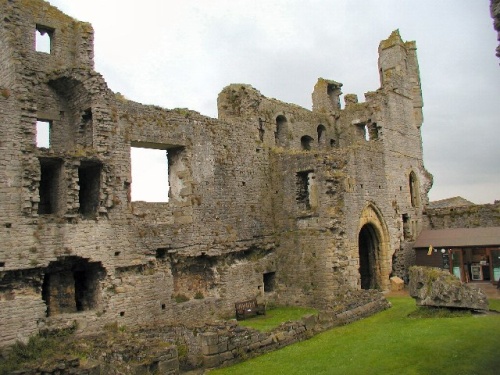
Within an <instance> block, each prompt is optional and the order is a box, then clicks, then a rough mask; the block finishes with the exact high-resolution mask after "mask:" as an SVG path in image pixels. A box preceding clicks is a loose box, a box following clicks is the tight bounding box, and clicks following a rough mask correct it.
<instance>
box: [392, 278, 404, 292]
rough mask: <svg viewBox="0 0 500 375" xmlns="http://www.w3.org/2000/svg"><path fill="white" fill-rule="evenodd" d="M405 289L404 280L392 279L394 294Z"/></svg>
mask: <svg viewBox="0 0 500 375" xmlns="http://www.w3.org/2000/svg"><path fill="white" fill-rule="evenodd" d="M404 288H405V282H404V281H403V279H401V278H400V277H397V276H393V277H391V290H392V291H393V292H398V291H400V290H403V289H404Z"/></svg>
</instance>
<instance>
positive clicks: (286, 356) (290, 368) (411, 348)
mask: <svg viewBox="0 0 500 375" xmlns="http://www.w3.org/2000/svg"><path fill="white" fill-rule="evenodd" d="M390 301H391V303H392V304H393V307H392V308H391V309H389V310H386V311H383V312H381V313H379V314H376V315H374V316H372V317H369V318H366V319H363V320H360V321H358V322H355V323H353V324H350V325H347V326H343V327H338V328H335V329H332V330H330V331H327V332H324V333H322V334H320V335H317V336H315V337H313V338H311V339H310V340H307V341H304V342H300V343H297V344H294V345H291V346H288V347H286V348H283V349H281V350H278V351H275V352H272V353H269V354H266V355H263V356H260V357H257V358H254V359H251V360H249V361H247V362H244V363H240V364H238V365H235V366H231V367H228V368H226V369H219V370H214V371H211V372H210V375H216V374H232V375H238V374H241V375H244V374H315V375H320V374H325V375H326V374H328V375H335V374H384V375H387V374H409V375H412V374H442V375H448V374H449V375H456V374H476V375H490V374H495V373H498V371H499V369H500V356H499V355H498V353H497V352H496V349H495V348H498V347H499V345H500V314H483V315H476V314H470V315H469V314H466V315H463V316H459V317H454V318H439V317H428V318H425V319H421V318H410V317H409V315H410V314H411V313H412V312H414V311H415V310H416V306H415V301H414V300H413V299H412V298H409V297H394V298H390ZM490 307H491V308H492V309H497V307H498V304H497V302H496V301H495V302H493V301H492V303H490Z"/></svg>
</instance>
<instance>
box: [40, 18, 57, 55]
mask: <svg viewBox="0 0 500 375" xmlns="http://www.w3.org/2000/svg"><path fill="white" fill-rule="evenodd" d="M53 36H54V29H52V28H50V27H46V26H40V25H36V31H35V50H36V51H37V52H43V53H48V54H50V53H52V38H53Z"/></svg>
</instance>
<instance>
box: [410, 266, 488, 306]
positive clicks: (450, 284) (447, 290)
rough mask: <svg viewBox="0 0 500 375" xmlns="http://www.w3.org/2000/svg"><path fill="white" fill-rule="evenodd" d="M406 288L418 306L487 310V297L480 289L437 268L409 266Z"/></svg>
mask: <svg viewBox="0 0 500 375" xmlns="http://www.w3.org/2000/svg"><path fill="white" fill-rule="evenodd" d="M408 288H409V293H410V296H412V297H413V298H414V299H415V300H416V302H417V305H419V306H433V307H450V308H461V309H470V310H488V299H487V297H486V295H485V294H484V292H483V291H482V290H480V289H478V288H472V287H471V286H469V285H467V284H464V283H462V282H461V281H460V280H458V279H457V278H456V277H455V276H453V275H452V274H450V273H449V272H448V271H445V270H441V269H439V268H432V267H411V268H410V283H409V287H408Z"/></svg>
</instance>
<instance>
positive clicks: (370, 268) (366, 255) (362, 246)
mask: <svg viewBox="0 0 500 375" xmlns="http://www.w3.org/2000/svg"><path fill="white" fill-rule="evenodd" d="M379 248H380V240H379V236H378V234H377V230H376V229H375V227H374V226H373V225H372V224H365V225H364V226H363V227H362V228H361V230H360V231H359V236H358V249H359V274H360V277H361V289H378V288H380V287H381V285H380V282H379V281H380V280H379V279H380V272H379V265H378V258H379V254H378V252H379Z"/></svg>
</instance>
